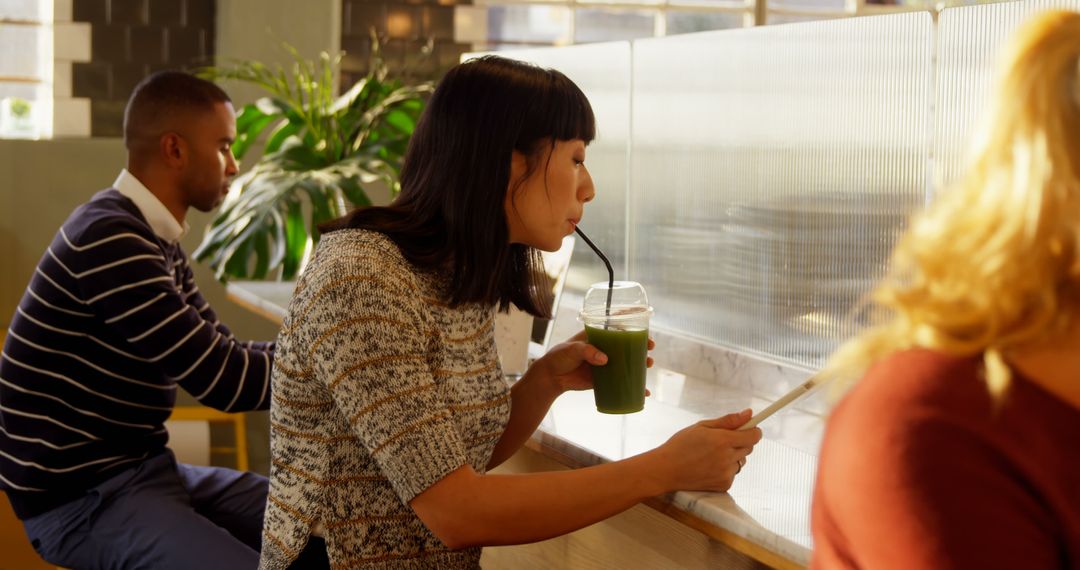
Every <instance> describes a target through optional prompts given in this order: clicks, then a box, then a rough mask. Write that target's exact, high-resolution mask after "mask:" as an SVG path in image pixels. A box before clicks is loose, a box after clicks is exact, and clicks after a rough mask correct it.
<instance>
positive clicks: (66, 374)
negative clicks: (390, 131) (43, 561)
mask: <svg viewBox="0 0 1080 570" xmlns="http://www.w3.org/2000/svg"><path fill="white" fill-rule="evenodd" d="M272 358H273V344H272V343H250V342H248V343H241V342H239V341H237V340H236V339H234V338H233V335H232V334H231V333H230V332H229V329H227V328H226V327H225V326H224V325H223V324H221V323H220V322H218V320H217V318H216V317H215V315H214V312H213V311H212V310H211V309H210V306H209V304H208V303H207V302H206V300H205V299H203V297H202V295H201V294H200V293H199V290H198V287H196V286H195V281H194V277H193V275H192V271H191V267H190V266H189V265H188V260H187V257H186V255H185V254H184V252H183V251H182V250H181V249H180V246H179V244H176V243H169V242H167V241H165V240H163V239H162V238H160V237H158V236H157V235H156V234H155V233H154V231H153V230H152V229H151V227H150V225H148V223H147V222H146V220H145V218H144V217H143V215H142V214H141V212H140V211H139V209H138V208H137V207H136V206H135V204H134V203H133V202H132V201H131V200H129V199H128V198H126V197H125V196H123V195H122V194H120V193H119V192H117V191H116V190H105V191H102V192H99V193H98V194H96V195H95V196H94V197H93V199H92V200H91V201H90V202H88V203H86V204H84V205H82V206H80V207H79V208H78V209H76V210H75V212H74V213H72V215H71V217H69V218H68V220H67V221H66V222H64V225H63V226H62V227H61V228H60V231H59V232H57V234H56V237H55V238H54V239H53V241H52V244H51V245H50V246H49V248H48V250H46V252H45V254H44V255H43V256H42V258H41V261H40V262H39V263H38V266H37V269H36V270H35V272H34V276H33V278H32V279H31V281H30V284H29V285H28V286H27V288H26V292H25V293H24V295H23V298H22V301H21V302H20V304H19V307H18V309H17V310H16V312H15V315H14V317H13V318H12V321H11V327H10V328H9V329H8V335H7V339H6V340H5V342H4V349H3V354H2V357H0V490H3V491H5V492H6V493H7V494H8V497H9V499H10V500H11V504H12V507H13V508H14V510H15V513H16V514H17V515H18V516H19V518H22V519H26V518H29V517H32V516H34V515H36V514H39V513H42V512H45V511H47V510H49V509H52V508H54V507H56V506H59V505H61V504H63V503H65V502H68V501H71V500H73V499H75V498H78V497H79V496H81V495H82V494H84V493H85V492H86V491H87V490H88V489H90V488H92V487H94V486H96V485H98V484H100V483H101V482H103V481H104V480H106V479H108V478H109V477H111V476H113V475H115V474H117V473H119V472H120V471H123V470H124V469H128V468H131V467H133V466H135V465H137V462H139V461H141V460H144V459H146V458H149V457H152V456H154V455H156V454H159V453H161V452H163V451H164V449H165V445H166V442H167V440H168V434H167V433H166V431H165V428H164V422H165V420H166V419H167V418H168V417H169V414H170V412H171V411H172V408H173V405H174V403H175V401H176V387H177V386H178V385H179V386H181V387H182V388H184V389H185V390H187V391H188V392H189V393H191V394H192V395H194V396H195V397H196V398H197V399H198V400H199V401H201V402H202V403H203V404H205V405H207V406H211V407H213V408H217V409H219V410H225V411H246V410H261V409H267V408H268V407H269V404H270V382H269V378H270V367H271V360H272Z"/></svg>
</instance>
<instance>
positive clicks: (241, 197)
mask: <svg viewBox="0 0 1080 570" xmlns="http://www.w3.org/2000/svg"><path fill="white" fill-rule="evenodd" d="M285 49H286V50H288V51H289V53H290V54H291V55H292V57H293V60H294V62H293V65H292V66H291V68H290V69H288V70H287V69H285V68H284V67H283V66H281V65H275V66H267V65H264V64H262V63H260V62H257V61H248V62H242V63H239V64H236V65H233V66H230V67H208V68H203V69H202V70H200V71H199V75H201V76H203V77H206V78H209V79H232V80H239V81H243V82H247V83H252V84H255V85H257V86H259V87H260V88H262V89H263V90H264V91H266V92H267V94H268V96H267V97H264V98H262V99H260V100H258V101H257V102H255V103H251V104H248V105H245V106H244V108H243V109H242V110H241V111H240V113H239V114H238V115H237V118H236V130H237V137H236V141H235V143H234V144H233V152H234V154H235V155H236V158H237V160H239V159H241V158H243V157H244V155H245V154H246V153H247V152H248V151H249V150H251V149H252V148H253V144H254V143H255V142H256V141H257V140H258V139H259V137H260V135H262V134H263V133H267V136H266V144H265V146H264V147H263V148H262V155H261V156H260V157H259V159H258V161H257V162H256V163H255V164H254V165H253V166H252V168H251V169H250V170H248V171H247V172H245V173H244V174H242V175H240V176H238V177H237V178H236V179H235V180H234V181H233V183H232V186H231V187H230V190H229V194H228V196H227V197H226V199H225V201H224V203H223V204H222V206H221V209H220V211H219V213H218V215H217V216H216V217H215V219H214V221H213V222H212V223H211V225H210V227H209V228H208V230H207V233H206V235H205V236H204V237H203V240H202V243H201V244H200V245H199V247H198V248H197V249H196V250H195V252H194V254H193V256H194V258H195V259H196V260H199V261H207V262H208V263H209V265H210V266H211V268H213V270H214V275H215V276H216V277H217V278H218V279H219V280H222V281H225V280H228V279H229V278H253V279H265V278H266V277H267V276H268V275H271V274H272V272H275V271H276V276H277V277H278V278H279V279H292V278H294V277H295V276H296V275H297V273H298V272H299V271H300V270H301V268H302V264H303V262H304V260H305V259H306V256H307V254H308V252H309V251H310V250H311V248H312V247H313V245H314V243H315V242H317V241H318V239H319V234H318V229H317V227H316V226H317V225H318V224H320V223H322V222H325V221H328V220H331V219H334V218H336V217H339V216H341V215H343V214H345V213H346V212H347V211H348V210H349V209H351V208H352V207H354V206H366V205H370V204H371V200H370V198H369V195H368V191H367V189H370V185H372V184H385V185H386V186H387V187H388V188H389V189H390V191H391V194H392V195H396V193H397V190H398V174H399V172H400V169H401V160H402V157H403V156H404V153H405V147H406V145H407V143H408V139H409V136H410V135H411V134H412V132H413V129H414V127H415V126H416V121H417V119H418V118H419V116H420V112H421V111H422V109H423V106H424V102H425V98H426V96H427V95H428V94H430V92H431V91H432V85H431V82H424V83H420V84H417V85H404V84H403V83H402V82H401V81H400V80H397V79H394V78H391V77H389V75H388V69H387V66H386V63H385V61H384V60H383V58H382V55H381V50H380V42H379V41H378V39H377V37H376V36H375V35H374V33H373V34H372V55H371V59H370V67H369V69H370V71H369V72H368V74H367V76H366V77H364V78H363V79H361V80H360V81H358V82H357V83H356V84H355V85H353V86H352V87H350V88H349V90H348V91H346V92H345V93H344V94H343V95H341V96H335V94H334V92H333V91H334V89H333V78H334V73H335V70H336V69H337V68H338V66H339V65H340V60H341V57H340V56H338V57H335V58H331V57H330V56H329V55H328V54H326V53H325V52H324V53H323V54H322V55H321V57H320V58H319V60H318V61H310V60H305V59H304V58H302V57H301V56H300V55H299V53H298V52H297V51H296V50H295V49H294V48H293V47H292V46H289V45H287V44H286V45H285Z"/></svg>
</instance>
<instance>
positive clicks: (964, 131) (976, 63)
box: [934, 0, 1080, 188]
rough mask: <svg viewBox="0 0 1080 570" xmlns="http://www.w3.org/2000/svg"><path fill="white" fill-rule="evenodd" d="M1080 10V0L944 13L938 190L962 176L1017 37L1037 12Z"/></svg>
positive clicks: (939, 74) (937, 126)
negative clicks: (1004, 56) (1003, 57)
mask: <svg viewBox="0 0 1080 570" xmlns="http://www.w3.org/2000/svg"><path fill="white" fill-rule="evenodd" d="M1050 8H1064V9H1069V10H1080V1H1078V0H1027V1H1024V2H1008V3H1002V4H991V5H986V6H968V7H963V8H950V9H947V10H944V11H943V12H942V13H941V15H940V16H939V18H938V33H939V34H940V35H939V47H938V68H937V85H938V87H937V109H938V111H937V115H936V117H937V118H936V121H935V129H934V131H935V136H934V139H935V140H934V162H935V178H934V179H935V181H936V182H937V185H936V187H937V188H940V187H942V186H943V185H945V184H948V183H949V182H951V181H953V180H955V179H956V177H957V176H958V175H959V174H960V173H961V172H962V170H963V168H964V164H965V161H966V158H967V154H968V153H969V152H970V145H971V142H972V140H973V138H974V137H975V136H976V133H977V131H978V129H979V125H980V122H981V121H982V120H983V119H982V115H983V114H984V113H985V112H986V107H987V105H988V104H989V102H990V96H991V92H992V89H993V85H994V81H995V74H996V71H995V65H996V63H997V59H998V56H999V54H1000V52H1001V49H1002V48H1003V46H1004V44H1005V42H1006V41H1007V40H1008V38H1009V36H1010V35H1011V33H1012V32H1013V31H1014V30H1015V29H1016V28H1017V27H1018V26H1019V25H1020V24H1021V23H1023V22H1024V20H1025V19H1027V18H1028V17H1029V16H1031V15H1032V14H1034V13H1036V12H1040V11H1043V10H1047V9H1050Z"/></svg>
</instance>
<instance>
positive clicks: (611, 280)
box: [574, 226, 615, 328]
mask: <svg viewBox="0 0 1080 570" xmlns="http://www.w3.org/2000/svg"><path fill="white" fill-rule="evenodd" d="M574 231H575V232H577V234H578V235H579V236H581V239H583V240H585V243H587V244H589V247H591V248H592V250H593V251H595V252H596V255H599V256H600V259H602V260H603V261H604V266H605V267H607V284H608V287H607V306H605V307H604V316H607V317H610V316H611V290H612V289H614V288H615V271H614V270H613V269H611V262H610V261H608V259H607V256H606V255H604V252H602V251H600V248H598V247H596V244H595V243H593V242H592V240H591V239H589V236H587V235H585V232H583V231H581V228H580V227H578V226H574ZM604 328H607V324H606V323H605V324H604Z"/></svg>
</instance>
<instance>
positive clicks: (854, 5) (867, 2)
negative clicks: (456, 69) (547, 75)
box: [454, 0, 1001, 51]
mask: <svg viewBox="0 0 1080 570" xmlns="http://www.w3.org/2000/svg"><path fill="white" fill-rule="evenodd" d="M997 1H1001V0H945V1H943V2H939V1H938V0H754V1H749V2H744V1H741V0H535V1H533V0H474V4H473V5H472V6H467V5H460V6H457V7H455V13H454V29H455V39H456V41H458V42H463V43H472V44H473V49H474V50H476V51H495V50H502V49H511V48H517V47H526V46H553V45H554V46H561V45H569V44H583V43H594V42H605V41H616V40H633V39H638V38H649V37H654V36H669V35H675V34H685V33H692V32H704V31H709V30H721V29H727V28H740V27H744V26H754V25H757V24H758V23H759V22H758V20H759V18H760V20H761V22H760V23H762V24H785V23H790V22H805V21H810V20H828V19H833V18H844V17H850V16H862V15H872V14H886V13H893V12H910V11H915V10H941V9H942V8H944V7H947V6H958V5H969V4H987V3H994V2H997ZM758 3H760V8H761V10H760V15H759V4H758Z"/></svg>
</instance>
